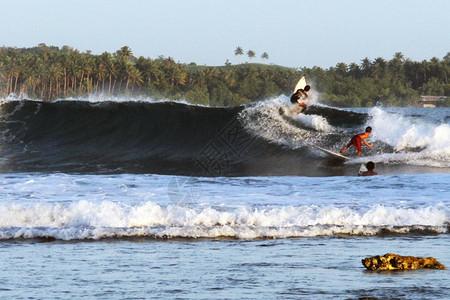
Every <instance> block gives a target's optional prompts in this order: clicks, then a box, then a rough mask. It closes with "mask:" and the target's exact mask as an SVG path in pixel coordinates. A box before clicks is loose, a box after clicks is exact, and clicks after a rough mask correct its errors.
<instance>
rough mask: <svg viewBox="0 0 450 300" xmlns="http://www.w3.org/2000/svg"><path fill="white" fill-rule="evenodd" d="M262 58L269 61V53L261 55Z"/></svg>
mask: <svg viewBox="0 0 450 300" xmlns="http://www.w3.org/2000/svg"><path fill="white" fill-rule="evenodd" d="M261 58H262V59H267V60H268V59H269V54H267V52H264V53H263V54H261Z"/></svg>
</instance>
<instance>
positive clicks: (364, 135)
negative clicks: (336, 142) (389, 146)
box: [339, 126, 373, 156]
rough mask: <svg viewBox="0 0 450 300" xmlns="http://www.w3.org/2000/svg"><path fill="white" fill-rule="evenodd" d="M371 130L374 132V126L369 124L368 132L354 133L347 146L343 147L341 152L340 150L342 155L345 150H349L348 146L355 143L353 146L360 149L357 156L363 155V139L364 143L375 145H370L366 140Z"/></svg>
mask: <svg viewBox="0 0 450 300" xmlns="http://www.w3.org/2000/svg"><path fill="white" fill-rule="evenodd" d="M371 132H372V127H370V126H368V127H367V128H366V132H364V133H360V134H357V135H354V136H353V137H352V139H351V140H350V142H349V143H348V144H347V146H345V147H344V148H342V150H341V152H339V154H341V155H342V154H343V153H344V151H345V150H347V148H348V147H350V146H351V145H353V146H355V149H356V150H357V151H358V154H356V156H360V155H361V141H363V142H364V144H366V146H368V147H373V145H370V144H368V143H367V142H366V139H367V138H368V137H369V135H370V133H371Z"/></svg>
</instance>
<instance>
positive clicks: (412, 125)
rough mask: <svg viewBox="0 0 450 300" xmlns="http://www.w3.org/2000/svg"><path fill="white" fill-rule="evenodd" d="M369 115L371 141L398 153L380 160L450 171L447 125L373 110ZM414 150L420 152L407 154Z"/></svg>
mask: <svg viewBox="0 0 450 300" xmlns="http://www.w3.org/2000/svg"><path fill="white" fill-rule="evenodd" d="M369 113H370V115H371V117H372V120H371V121H370V124H371V126H372V127H373V128H374V131H373V132H374V134H373V139H376V140H379V141H382V142H384V143H386V144H389V145H390V146H392V147H393V148H394V149H395V150H396V151H397V152H399V153H395V154H392V155H384V156H383V157H381V158H382V159H387V160H388V161H395V160H397V161H407V162H408V163H411V164H415V165H427V166H430V165H431V166H435V167H450V125H448V124H445V123H440V124H437V123H434V122H431V121H427V120H426V119H424V118H414V117H409V116H403V115H399V114H395V113H389V112H386V111H384V110H382V109H380V108H373V109H371V110H370V111H369ZM414 148H418V149H419V150H420V151H419V152H417V151H411V149H414ZM380 161H381V160H380Z"/></svg>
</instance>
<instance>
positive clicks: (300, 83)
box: [294, 76, 306, 93]
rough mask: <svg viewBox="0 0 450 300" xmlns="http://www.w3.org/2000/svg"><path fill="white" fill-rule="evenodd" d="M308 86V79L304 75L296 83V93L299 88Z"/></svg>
mask: <svg viewBox="0 0 450 300" xmlns="http://www.w3.org/2000/svg"><path fill="white" fill-rule="evenodd" d="M305 86H306V79H305V76H302V78H300V80H299V81H298V82H297V84H296V85H295V88H294V93H295V92H296V91H297V90H298V89H304V88H305Z"/></svg>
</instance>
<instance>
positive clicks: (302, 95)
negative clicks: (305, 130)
mask: <svg viewBox="0 0 450 300" xmlns="http://www.w3.org/2000/svg"><path fill="white" fill-rule="evenodd" d="M310 89H311V87H310V86H309V85H306V86H305V87H304V88H303V89H298V90H297V91H296V92H295V93H294V94H292V96H291V103H292V104H295V103H297V104H298V106H299V107H301V110H300V113H302V112H304V111H305V110H306V107H307V105H306V103H304V102H303V101H305V100H306V98H308V92H309V90H310Z"/></svg>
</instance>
